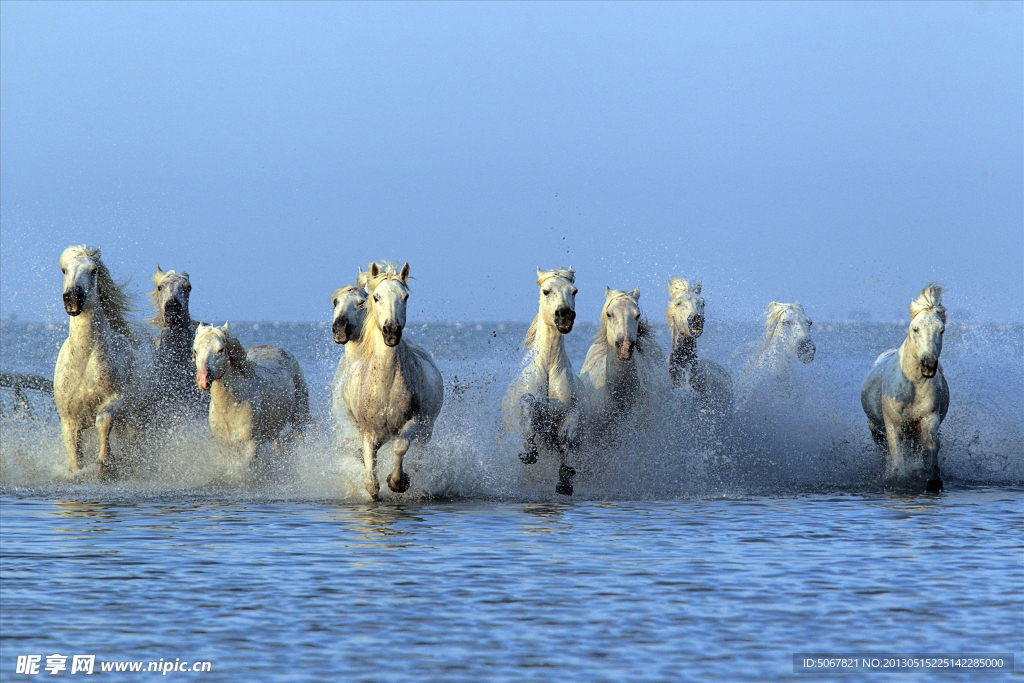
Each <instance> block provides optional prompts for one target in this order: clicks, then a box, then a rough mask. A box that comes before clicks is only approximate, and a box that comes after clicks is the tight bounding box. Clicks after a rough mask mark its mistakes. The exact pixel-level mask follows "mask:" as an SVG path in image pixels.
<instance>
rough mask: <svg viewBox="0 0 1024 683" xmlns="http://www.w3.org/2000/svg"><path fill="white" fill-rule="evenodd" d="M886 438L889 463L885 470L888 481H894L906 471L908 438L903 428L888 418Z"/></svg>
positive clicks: (886, 421)
mask: <svg viewBox="0 0 1024 683" xmlns="http://www.w3.org/2000/svg"><path fill="white" fill-rule="evenodd" d="M885 437H886V441H887V442H888V445H889V463H888V465H887V467H886V469H885V476H886V478H887V479H892V478H894V477H898V476H899V475H901V474H903V473H904V472H905V471H906V464H905V463H904V455H905V452H906V443H905V442H906V438H905V436H904V434H903V429H902V427H901V426H900V425H899V424H897V423H896V422H894V421H891V420H889V419H888V418H886V420H885Z"/></svg>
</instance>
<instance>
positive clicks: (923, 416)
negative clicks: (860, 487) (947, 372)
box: [860, 284, 949, 491]
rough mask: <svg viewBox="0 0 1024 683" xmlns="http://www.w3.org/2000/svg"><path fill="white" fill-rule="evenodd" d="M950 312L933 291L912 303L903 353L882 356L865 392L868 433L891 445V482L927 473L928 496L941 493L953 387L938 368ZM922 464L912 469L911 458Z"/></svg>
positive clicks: (923, 292)
mask: <svg viewBox="0 0 1024 683" xmlns="http://www.w3.org/2000/svg"><path fill="white" fill-rule="evenodd" d="M945 331H946V309H945V307H944V306H943V305H942V288H941V287H939V286H938V285H934V284H931V285H928V286H927V287H925V288H924V289H922V290H921V294H920V295H919V296H918V297H917V299H915V300H914V301H911V302H910V327H909V329H908V330H907V338H906V339H904V340H903V344H901V345H900V347H899V348H898V349H890V350H888V351H886V352H885V353H883V354H882V355H880V356H879V357H878V358H877V359H876V360H875V364H874V366H872V368H871V371H870V372H869V373H868V376H867V377H866V378H865V379H864V386H863V387H862V389H861V392H860V402H861V405H862V406H863V407H864V413H865V414H866V415H867V417H868V429H870V430H871V435H872V436H873V437H874V438H875V442H876V443H877V444H878V445H879V447H881V448H884V447H885V446H886V444H888V449H889V460H888V463H887V466H886V477H887V478H890V479H894V478H898V477H902V476H905V475H908V474H909V475H916V474H919V473H920V471H921V470H922V469H925V470H927V476H928V483H927V489H928V490H929V491H941V490H942V479H941V478H940V476H939V425H941V424H942V421H943V420H944V419H945V418H946V411H947V410H949V385H948V384H946V378H945V376H944V375H943V374H942V366H941V365H939V354H940V353H942V335H943V333H944V332H945ZM911 450H916V451H918V452H919V453H920V455H921V456H923V457H921V458H919V459H918V460H917V461H915V462H911V463H907V452H908V451H911Z"/></svg>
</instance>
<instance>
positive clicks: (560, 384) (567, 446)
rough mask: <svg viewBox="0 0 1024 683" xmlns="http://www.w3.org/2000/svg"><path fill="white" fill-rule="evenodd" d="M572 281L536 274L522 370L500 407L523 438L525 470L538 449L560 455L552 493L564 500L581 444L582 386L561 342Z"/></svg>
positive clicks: (568, 325) (569, 316) (563, 273)
mask: <svg viewBox="0 0 1024 683" xmlns="http://www.w3.org/2000/svg"><path fill="white" fill-rule="evenodd" d="M575 279H576V273H575V271H574V270H573V269H572V267H569V268H568V269H558V270H547V271H542V270H541V269H540V268H537V285H538V286H539V287H540V306H539V309H540V310H538V311H537V315H536V317H535V318H534V319H533V323H531V324H530V329H529V331H527V333H526V340H525V342H524V346H525V347H526V355H525V357H524V366H523V370H522V372H521V373H520V375H519V377H518V378H517V379H516V380H515V381H514V382H513V383H512V385H511V386H510V387H509V389H508V393H507V394H506V395H505V399H504V401H503V402H502V412H503V414H504V423H505V428H506V429H507V430H513V429H516V428H519V429H521V430H522V433H523V436H524V438H525V445H524V449H523V452H521V453H520V454H519V459H520V460H522V461H523V462H524V463H526V464H528V465H529V464H533V463H535V462H537V458H538V453H539V447H540V446H544V447H546V448H549V449H552V450H556V451H558V457H559V468H558V484H557V485H556V486H555V491H556V492H557V493H559V494H562V495H566V496H571V495H572V492H573V485H572V478H573V476H574V475H575V474H576V471H575V470H574V469H573V468H572V467H570V466H569V464H568V462H567V461H568V454H569V451H570V450H572V449H574V448H576V446H577V445H578V443H579V439H580V418H581V413H582V408H583V405H582V404H583V386H582V384H581V383H580V380H579V379H578V378H577V377H576V375H575V373H573V371H572V364H571V363H570V362H569V356H568V355H567V354H566V353H565V340H564V339H563V335H566V334H569V333H570V332H571V331H572V326H573V322H574V321H575V320H576V310H575V309H576V292H577V289H576V287H574V286H573V282H574V281H575ZM538 442H540V443H538Z"/></svg>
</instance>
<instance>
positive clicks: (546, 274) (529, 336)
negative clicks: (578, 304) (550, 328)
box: [523, 266, 576, 349]
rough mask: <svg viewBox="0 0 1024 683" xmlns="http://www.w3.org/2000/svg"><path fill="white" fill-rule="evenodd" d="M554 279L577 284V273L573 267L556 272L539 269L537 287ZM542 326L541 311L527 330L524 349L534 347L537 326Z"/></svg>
mask: <svg viewBox="0 0 1024 683" xmlns="http://www.w3.org/2000/svg"><path fill="white" fill-rule="evenodd" d="M553 277H560V278H562V279H563V280H568V281H569V284H576V271H575V270H573V268H572V266H569V267H568V268H555V269H554V270H541V269H540V268H537V286H538V287H540V286H541V285H543V284H544V283H545V282H547V281H548V280H550V279H551V278H553ZM538 325H540V311H539V310H538V311H537V315H535V316H533V322H531V323H530V329H528V330H526V338H525V339H523V347H524V348H527V349H528V348H530V347H531V346H533V342H535V341H536V340H537V326H538Z"/></svg>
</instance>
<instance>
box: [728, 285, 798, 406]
mask: <svg viewBox="0 0 1024 683" xmlns="http://www.w3.org/2000/svg"><path fill="white" fill-rule="evenodd" d="M764 317H765V325H764V338H763V339H762V340H761V341H760V342H754V343H752V344H744V345H743V346H742V347H741V349H740V352H739V353H740V354H742V356H743V357H745V358H746V363H745V364H744V365H743V367H742V369H741V371H740V374H739V377H738V380H739V381H738V382H737V392H736V393H737V394H738V396H737V409H738V410H739V411H740V412H743V411H744V410H746V406H747V403H748V402H749V401H750V400H751V399H752V398H753V397H754V396H755V395H758V394H764V393H766V392H767V393H769V394H770V395H771V396H773V397H781V396H789V397H790V398H791V399H792V400H795V401H800V400H801V399H802V397H801V395H800V394H799V393H795V391H794V389H795V387H794V384H793V381H794V380H795V379H796V374H795V372H794V371H795V369H796V368H797V367H798V362H799V363H800V364H804V365H806V364H809V363H811V362H812V361H813V360H814V354H815V352H816V351H817V347H816V346H815V345H814V341H813V340H812V339H811V326H812V325H813V324H814V323H813V321H812V320H811V319H810V318H809V317H808V316H807V314H806V313H805V312H804V307H803V305H802V304H801V303H800V302H799V301H797V302H796V303H792V304H781V303H778V302H777V301H772V302H771V303H769V304H768V307H767V308H766V309H765V311H764Z"/></svg>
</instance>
